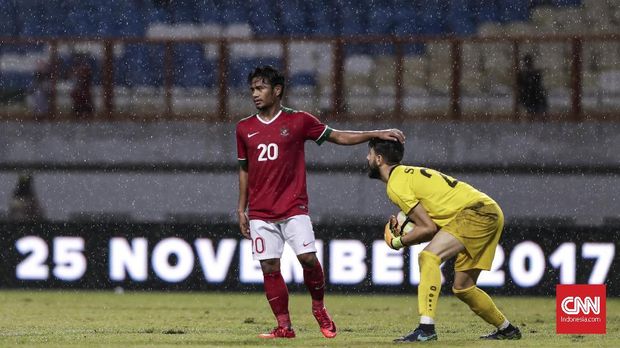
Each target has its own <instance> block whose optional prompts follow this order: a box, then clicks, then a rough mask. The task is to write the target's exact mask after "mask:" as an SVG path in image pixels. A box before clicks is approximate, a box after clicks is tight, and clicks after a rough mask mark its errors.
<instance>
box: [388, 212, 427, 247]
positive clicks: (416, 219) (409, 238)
mask: <svg viewBox="0 0 620 348" xmlns="http://www.w3.org/2000/svg"><path fill="white" fill-rule="evenodd" d="M407 216H408V217H409V218H410V219H411V221H413V223H414V224H415V227H414V228H413V230H412V231H411V232H409V233H407V234H406V235H404V236H402V237H395V238H394V239H392V241H391V246H392V248H394V249H400V248H402V247H406V246H411V245H416V244H420V243H424V242H428V241H430V240H431V239H433V237H434V236H435V234H436V233H437V230H438V229H437V225H436V224H435V222H434V221H433V220H432V219H431V217H430V216H429V215H428V213H427V212H426V209H425V208H424V206H423V205H422V203H418V204H417V205H416V206H415V207H413V209H411V210H410V211H409V214H407Z"/></svg>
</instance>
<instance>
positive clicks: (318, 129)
mask: <svg viewBox="0 0 620 348" xmlns="http://www.w3.org/2000/svg"><path fill="white" fill-rule="evenodd" d="M301 114H302V115H303V116H302V117H303V118H304V136H305V139H306V140H313V141H314V142H315V143H317V144H318V145H321V144H322V143H323V142H324V141H325V140H326V139H327V138H329V134H330V133H331V132H332V129H331V128H330V127H329V126H327V125H326V124H324V123H321V121H319V119H318V118H316V117H315V116H314V115H311V114H309V113H307V112H302V113H301Z"/></svg>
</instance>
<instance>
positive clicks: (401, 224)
mask: <svg viewBox="0 0 620 348" xmlns="http://www.w3.org/2000/svg"><path fill="white" fill-rule="evenodd" d="M396 221H397V222H398V231H400V235H401V236H404V235H406V234H407V233H409V232H411V231H413V228H414V227H415V224H414V223H413V221H411V219H409V217H408V216H407V214H405V213H404V212H403V211H399V212H398V214H396Z"/></svg>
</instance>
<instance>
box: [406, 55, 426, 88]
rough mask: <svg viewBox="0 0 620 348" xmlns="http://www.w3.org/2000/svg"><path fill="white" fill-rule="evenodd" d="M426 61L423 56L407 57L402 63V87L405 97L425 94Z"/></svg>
mask: <svg viewBox="0 0 620 348" xmlns="http://www.w3.org/2000/svg"><path fill="white" fill-rule="evenodd" d="M427 70H428V66H427V60H426V57H425V56H422V55H419V56H407V57H405V61H404V63H403V87H404V90H405V94H406V95H417V94H420V93H425V92H426V88H427V81H426V80H427V78H426V76H427Z"/></svg>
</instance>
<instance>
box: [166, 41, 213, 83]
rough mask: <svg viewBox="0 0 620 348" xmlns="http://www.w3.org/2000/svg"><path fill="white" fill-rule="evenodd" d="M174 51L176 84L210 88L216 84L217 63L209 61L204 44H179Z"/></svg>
mask: <svg viewBox="0 0 620 348" xmlns="http://www.w3.org/2000/svg"><path fill="white" fill-rule="evenodd" d="M174 53H175V57H174V62H175V63H174V66H175V76H174V77H175V78H174V85H175V86H181V87H208V88H212V87H214V86H215V81H216V76H217V71H216V63H215V62H214V61H207V59H206V58H205V51H204V46H203V45H200V44H177V45H176V47H175V50H174Z"/></svg>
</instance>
